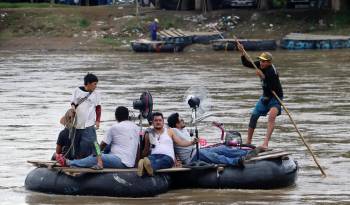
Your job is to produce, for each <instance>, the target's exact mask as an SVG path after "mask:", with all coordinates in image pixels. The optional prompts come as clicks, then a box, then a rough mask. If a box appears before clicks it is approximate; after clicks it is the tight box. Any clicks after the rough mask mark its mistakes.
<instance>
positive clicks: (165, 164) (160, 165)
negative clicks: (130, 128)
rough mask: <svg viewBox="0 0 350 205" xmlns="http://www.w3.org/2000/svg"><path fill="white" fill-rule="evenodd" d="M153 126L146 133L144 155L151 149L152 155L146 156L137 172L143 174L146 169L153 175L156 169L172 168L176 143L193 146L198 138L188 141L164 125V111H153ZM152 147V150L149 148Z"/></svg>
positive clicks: (140, 162)
mask: <svg viewBox="0 0 350 205" xmlns="http://www.w3.org/2000/svg"><path fill="white" fill-rule="evenodd" d="M152 123H153V128H151V129H148V131H147V132H146V134H145V144H146V145H145V149H144V150H143V153H142V156H147V155H148V154H149V151H151V155H149V156H148V157H144V158H143V159H141V160H140V161H139V163H138V167H137V174H138V175H139V176H142V175H143V173H144V170H146V172H147V174H148V175H150V176H152V175H153V171H154V170H158V169H165V168H171V167H172V166H173V165H174V160H175V154H174V143H175V144H177V145H179V146H184V147H187V146H191V145H193V144H195V143H196V140H192V141H188V140H183V139H181V138H180V137H177V136H176V135H175V133H174V131H173V130H172V129H171V128H170V129H168V128H165V127H164V117H163V114H162V113H159V112H155V113H153V119H152ZM149 149H151V150H149Z"/></svg>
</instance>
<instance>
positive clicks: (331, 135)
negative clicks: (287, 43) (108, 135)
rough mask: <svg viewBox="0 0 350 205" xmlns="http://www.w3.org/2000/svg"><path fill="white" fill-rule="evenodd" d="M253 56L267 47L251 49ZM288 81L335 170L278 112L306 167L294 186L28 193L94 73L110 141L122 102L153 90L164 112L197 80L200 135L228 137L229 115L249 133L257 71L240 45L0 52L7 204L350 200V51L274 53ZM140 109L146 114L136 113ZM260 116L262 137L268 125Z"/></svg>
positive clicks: (275, 139) (277, 140)
mask: <svg viewBox="0 0 350 205" xmlns="http://www.w3.org/2000/svg"><path fill="white" fill-rule="evenodd" d="M250 54H251V55H252V56H256V55H258V53H255V52H251V53H250ZM272 54H273V56H274V59H275V60H274V63H275V65H276V67H277V68H278V70H279V73H280V79H281V82H282V86H283V88H284V93H285V99H284V102H285V104H286V106H287V108H288V109H289V111H290V113H291V115H292V117H293V118H294V120H295V122H296V124H297V125H298V127H299V129H300V130H301V132H302V133H303V135H304V137H305V139H306V141H307V142H308V143H309V144H310V145H311V147H312V148H313V150H314V152H315V154H316V156H317V158H318V159H319V162H320V164H321V165H322V167H323V168H324V170H325V172H326V173H327V175H328V176H327V177H326V178H323V177H321V174H320V171H319V169H318V168H317V166H316V165H315V163H314V162H313V160H312V158H311V156H310V154H309V153H308V151H307V150H306V147H305V146H304V145H303V144H302V142H301V140H300V139H299V137H298V134H297V133H296V131H295V129H294V127H293V125H292V123H291V122H290V121H289V118H288V116H287V115H286V113H285V112H284V113H283V114H282V115H281V116H279V117H278V118H277V121H276V128H275V131H274V133H273V136H272V139H271V141H270V147H271V148H276V149H285V150H287V151H289V152H291V153H292V156H293V158H294V159H295V160H297V161H298V164H299V166H300V170H299V176H298V180H297V182H296V185H295V186H292V187H288V188H283V189H275V190H243V189H223V190H210V189H185V190H173V191H169V192H168V193H166V194H161V195H159V196H156V197H154V198H143V199H128V198H113V197H95V196H63V195H49V194H42V193H36V192H32V191H27V190H25V188H24V180H25V177H26V175H27V173H28V172H29V171H30V170H31V169H33V167H32V166H31V165H30V164H28V163H26V161H27V160H47V159H49V158H50V156H51V154H52V153H53V152H54V149H55V142H56V137H57V135H58V133H59V131H60V129H62V127H61V125H60V124H59V118H60V117H61V116H62V115H63V114H64V112H65V110H66V109H67V108H68V107H69V99H70V95H71V92H72V91H73V89H74V88H75V87H76V86H80V85H82V84H83V76H84V75H85V74H86V73H87V72H92V73H94V74H96V75H97V76H98V77H99V83H98V88H97V89H98V90H99V91H100V92H101V94H102V109H103V111H102V120H104V121H106V122H103V123H102V124H101V128H100V129H99V130H98V132H97V134H98V139H101V138H102V136H103V135H104V133H105V132H106V130H107V128H108V126H109V125H110V124H111V122H109V121H108V120H111V119H113V115H114V110H115V108H116V106H119V105H123V106H127V107H129V108H131V109H132V101H133V100H135V99H138V98H139V96H140V94H141V93H142V92H143V91H145V90H149V91H150V92H151V93H152V95H153V100H154V109H155V110H157V111H162V112H163V113H164V114H165V116H167V115H169V114H170V113H172V112H175V111H176V112H180V114H182V115H183V116H185V119H187V120H189V119H190V116H191V110H190V109H189V107H188V106H187V105H186V104H185V103H183V96H184V93H185V92H186V90H187V89H188V88H189V87H191V86H194V85H199V86H205V87H206V89H207V90H208V92H209V97H208V98H210V101H211V109H210V110H208V113H214V115H213V116H212V117H209V118H207V119H205V120H204V122H203V123H202V124H200V125H199V135H200V136H203V137H205V138H207V140H208V141H209V142H218V141H219V135H220V132H219V130H216V128H212V127H210V126H209V124H210V122H211V121H214V120H215V121H220V122H222V123H224V124H225V127H226V128H227V129H235V130H238V131H240V132H241V133H242V135H243V136H244V138H245V136H246V128H247V124H248V121H249V116H250V114H249V113H250V110H251V108H252V107H253V106H254V104H255V102H256V100H257V98H258V97H259V95H260V94H261V88H260V82H259V80H258V79H257V77H256V76H255V73H254V70H250V69H246V68H243V67H242V66H241V64H240V59H239V54H238V53H234V52H228V53H224V52H214V51H213V52H203V51H201V52H190V51H187V52H184V53H179V54H148V53H147V54H136V53H132V52H111V53H85V52H55V51H50V52H48V51H18V52H13V51H0V74H1V75H0V85H1V86H0V94H1V98H0V106H1V112H0V115H1V117H0V127H1V129H2V132H1V137H0V162H1V163H0V198H1V201H0V204H145V203H147V204H156V203H157V204H323V203H330V204H350V174H349V168H350V159H349V158H350V151H349V143H350V126H349V124H350V117H349V116H350V103H349V101H350V83H349V82H350V64H349V59H350V58H349V57H350V55H349V54H350V52H349V50H328V51H284V50H279V51H275V52H272ZM134 113H135V115H137V112H136V111H134ZM266 123H267V119H266V118H261V119H260V120H259V122H258V127H257V129H256V132H255V135H254V141H253V142H254V143H256V144H258V145H259V144H261V143H262V141H263V137H264V133H265V131H266Z"/></svg>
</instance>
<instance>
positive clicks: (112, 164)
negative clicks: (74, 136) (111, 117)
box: [56, 106, 139, 169]
mask: <svg viewBox="0 0 350 205" xmlns="http://www.w3.org/2000/svg"><path fill="white" fill-rule="evenodd" d="M115 118H116V120H117V121H118V123H116V124H114V125H113V126H112V127H111V128H110V129H109V130H108V131H107V134H106V136H105V137H104V139H103V140H102V142H101V144H100V148H101V150H103V149H104V148H105V147H106V145H111V151H110V153H108V154H101V152H100V150H99V149H96V154H97V157H96V156H93V155H90V156H88V157H86V158H83V159H76V160H67V159H65V158H64V157H63V156H62V155H57V156H56V160H57V161H58V162H59V164H61V166H74V167H93V168H95V169H102V168H103V167H106V168H129V167H134V166H135V159H136V155H137V149H138V145H139V128H138V126H137V125H136V124H135V123H134V122H131V121H129V110H128V109H127V108H126V107H123V106H120V107H118V108H117V109H116V111H115ZM96 148H98V147H96ZM99 156H100V157H101V159H102V163H99V164H97V166H96V163H97V160H98V159H97V158H98V157H99ZM94 165H95V166H94Z"/></svg>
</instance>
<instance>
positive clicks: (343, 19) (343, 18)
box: [333, 12, 350, 26]
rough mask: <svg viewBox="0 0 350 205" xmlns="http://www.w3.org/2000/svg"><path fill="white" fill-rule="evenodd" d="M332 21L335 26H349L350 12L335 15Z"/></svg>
mask: <svg viewBox="0 0 350 205" xmlns="http://www.w3.org/2000/svg"><path fill="white" fill-rule="evenodd" d="M333 21H334V23H335V25H336V26H346V25H350V12H342V13H337V14H335V15H334V19H333Z"/></svg>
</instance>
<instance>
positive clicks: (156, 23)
mask: <svg viewBox="0 0 350 205" xmlns="http://www.w3.org/2000/svg"><path fill="white" fill-rule="evenodd" d="M158 30H159V21H158V19H157V18H155V19H154V21H153V22H152V23H151V24H150V25H149V31H150V33H151V40H152V41H156V40H157V32H158Z"/></svg>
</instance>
